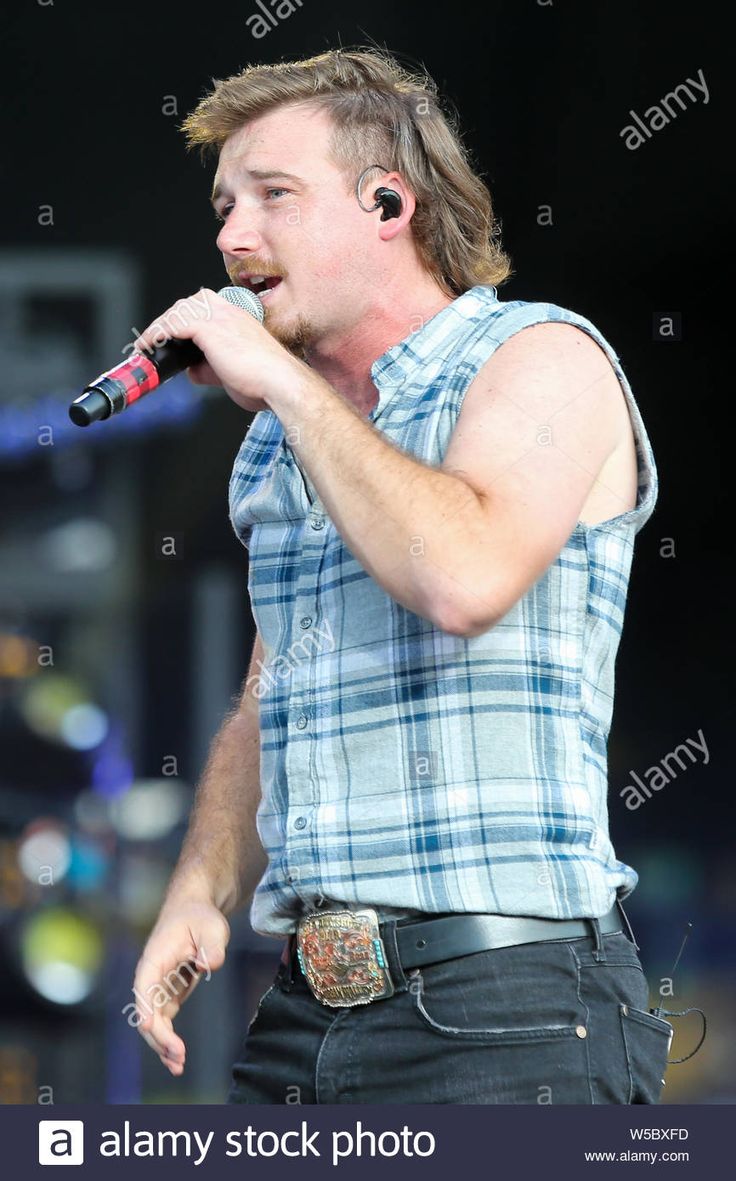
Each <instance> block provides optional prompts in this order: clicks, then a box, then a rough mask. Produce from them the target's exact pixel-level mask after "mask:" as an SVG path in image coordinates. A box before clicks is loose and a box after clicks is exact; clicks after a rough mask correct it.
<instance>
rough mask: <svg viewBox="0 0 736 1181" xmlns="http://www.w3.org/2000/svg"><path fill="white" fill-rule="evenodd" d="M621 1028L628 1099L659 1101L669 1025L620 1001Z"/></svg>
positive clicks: (668, 1049)
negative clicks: (626, 1071)
mask: <svg viewBox="0 0 736 1181" xmlns="http://www.w3.org/2000/svg"><path fill="white" fill-rule="evenodd" d="M619 1013H620V1016H621V1029H622V1032H623V1037H624V1046H625V1048H626V1059H627V1062H628V1068H629V1082H630V1087H629V1100H628V1101H629V1103H659V1097H660V1095H661V1093H662V1087H663V1086H664V1076H665V1071H666V1070H667V1059H668V1057H669V1052H670V1046H671V1044H672V1035H673V1033H674V1029H673V1027H672V1026H671V1025H670V1023H669V1021H665V1020H663V1018H661V1017H655V1016H654V1015H653V1014H652V1013H647V1012H645V1010H644V1009H635V1008H634V1007H633V1006H632V1005H621V1006H620V1009H619Z"/></svg>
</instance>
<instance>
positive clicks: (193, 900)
mask: <svg viewBox="0 0 736 1181" xmlns="http://www.w3.org/2000/svg"><path fill="white" fill-rule="evenodd" d="M263 655H264V652H263V644H262V642H261V638H260V636H259V635H258V633H257V632H256V639H255V643H254V645H253V653H252V656H251V662H250V669H249V674H248V677H247V678H246V681H245V685H244V687H243V692H242V694H241V698H240V702H239V704H238V706H237V708H236V709H235V710H234V711H233V712H232V713H231V714H229V715H228V717H227V718H226V719H225V721H224V722H223V724H222V726H221V727H220V730H219V732H218V733H217V735H216V737H215V739H214V740H213V743H212V746H211V748H210V754H209V758H208V760H207V765H206V766H205V769H204V772H203V774H202V778H201V780H200V783H199V786H198V788H197V794H196V797H195V801H194V807H193V809H192V815H191V819H190V822H189V828H188V831H187V834H186V837H185V838H184V842H183V845H182V850H181V853H180V855H179V860H178V862H177V865H176V868H175V870H174V872H173V874H172V876H171V881H170V882H169V886H168V889H167V891H166V897H165V899H164V902H163V905H162V907H161V911H160V913H159V916H158V919H157V921H156V925H155V927H154V928H153V931H152V932H151V934H150V936H149V938H148V941H147V943H146V946H145V948H144V950H143V954H142V955H141V958H140V960H139V961H138V966H137V969H136V974H135V981H134V985H133V988H134V996H135V1005H136V1017H137V1018H138V1020H137V1022H136V1024H137V1028H138V1031H139V1033H140V1034H141V1035H142V1036H143V1038H144V1039H145V1041H146V1042H147V1043H148V1045H149V1046H150V1047H151V1049H152V1050H154V1051H155V1052H156V1053H157V1054H158V1055H159V1057H160V1059H161V1061H162V1062H163V1063H164V1065H165V1066H166V1067H168V1069H169V1070H170V1071H171V1073H172V1074H173V1075H180V1074H181V1073H182V1072H183V1070H184V1061H185V1057H186V1047H185V1045H184V1042H183V1041H182V1039H181V1038H180V1037H179V1036H178V1035H177V1034H176V1033H175V1032H174V1027H173V1020H174V1018H175V1017H176V1015H177V1013H178V1012H179V1009H180V1008H181V1006H182V1005H183V1003H184V1001H185V1000H187V999H188V998H189V997H190V996H191V994H192V992H193V991H194V989H195V988H196V986H197V984H198V983H199V981H200V980H201V979H202V976H203V975H204V976H205V979H206V980H209V979H210V975H211V972H212V971H215V970H216V969H217V968H221V967H222V965H223V963H224V962H225V951H226V948H227V944H228V942H229V939H230V924H229V923H228V921H227V918H226V917H225V916H226V915H228V914H230V913H231V912H232V911H234V910H235V909H236V908H237V907H238V906H240V905H241V904H242V903H244V902H246V901H247V900H248V899H249V898H250V897H251V895H252V894H253V891H254V890H255V888H256V886H257V884H258V882H259V880H260V878H261V876H262V874H263V872H264V870H265V868H266V865H267V862H268V859H267V857H266V854H265V852H264V850H263V846H262V845H261V842H260V839H259V837H258V832H257V829H256V820H255V818H256V810H257V808H258V803H259V801H260V798H261V785H260V734H259V725H258V699H257V698H256V697H254V696H253V694H252V693H251V692H249V690H248V688H247V686H248V685H249V684H250V676H251V675H253V674H255V673H257V671H258V670H259V669H260V665H259V664H258V661H261V660H263ZM129 1021H130V1018H129Z"/></svg>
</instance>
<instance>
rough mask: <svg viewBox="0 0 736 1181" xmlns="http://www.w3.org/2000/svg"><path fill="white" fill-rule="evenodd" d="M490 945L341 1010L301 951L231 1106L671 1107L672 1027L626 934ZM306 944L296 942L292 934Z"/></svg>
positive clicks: (259, 1028) (244, 1057) (269, 997)
mask: <svg viewBox="0 0 736 1181" xmlns="http://www.w3.org/2000/svg"><path fill="white" fill-rule="evenodd" d="M589 924H590V927H591V934H590V935H589V936H585V937H583V938H578V939H567V940H558V941H554V942H552V941H545V942H541V943H526V944H519V945H517V946H516V947H504V948H497V949H495V950H493V951H483V952H478V953H476V954H474V955H468V956H463V957H461V958H459V959H455V960H450V961H447V962H445V963H440V964H432V965H430V966H428V967H423V968H418V969H413V970H411V971H409V972H407V973H406V974H405V973H404V972H403V971H402V969H401V967H400V966H399V965H398V963H397V962H396V957H395V954H394V953H393V952H392V951H390V950H389V949H388V948H387V951H388V952H389V963H390V965H391V968H392V975H393V977H394V980H395V981H396V982H397V985H398V988H397V991H396V993H395V994H394V995H393V996H392V997H389V998H387V999H386V1000H380V1001H374V1002H373V1003H372V1004H368V1005H356V1006H354V1007H352V1008H348V1009H331V1008H328V1007H326V1006H325V1005H323V1004H321V1002H320V1001H318V1000H316V999H315V998H314V997H313V996H312V994H311V993H310V991H309V989H308V987H307V984H306V981H305V979H304V977H303V975H302V973H301V970H300V968H299V965H298V962H297V960H296V958H295V957H294V956H293V955H292V957H291V959H290V960H289V962H288V963H284V964H282V965H281V966H280V967H279V970H278V972H277V974H276V979H275V980H274V982H273V984H272V985H271V987H270V988H269V989H268V990H267V991H266V993H265V994H264V995H263V996H262V997H261V999H260V1001H259V1003H258V1008H257V1010H256V1013H255V1015H254V1017H253V1019H252V1020H251V1023H250V1025H249V1027H248V1032H247V1034H246V1036H245V1039H244V1041H243V1043H242V1047H241V1050H240V1053H239V1057H238V1061H237V1062H236V1063H235V1065H234V1067H233V1076H232V1085H231V1088H230V1092H229V1095H228V1100H227V1101H228V1103H267V1104H276V1103H539V1104H549V1103H566V1104H572V1103H581V1104H591V1103H657V1102H658V1101H659V1097H660V1093H661V1090H662V1086H663V1081H664V1073H665V1070H666V1062H667V1057H668V1050H669V1043H670V1036H671V1031H672V1027H671V1025H670V1024H669V1022H667V1021H664V1020H662V1019H660V1018H658V1017H653V1016H652V1015H651V1014H650V1013H649V1012H648V1011H647V1007H648V1003H649V997H648V992H649V990H648V987H647V982H646V979H645V976H644V971H643V969H642V966H641V963H640V961H639V956H638V954H637V949H636V946H635V944H634V943H632V941H631V940H630V938H629V937H628V935H627V934H625V933H624V932H616V933H615V934H612V935H601V932H600V928H599V926H598V923H597V920H595V919H591V920H589ZM292 942H293V941H292Z"/></svg>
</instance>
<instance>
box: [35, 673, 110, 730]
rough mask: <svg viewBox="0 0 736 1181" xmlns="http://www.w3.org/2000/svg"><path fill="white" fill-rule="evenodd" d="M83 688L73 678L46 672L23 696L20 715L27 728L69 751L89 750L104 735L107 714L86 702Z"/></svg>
mask: <svg viewBox="0 0 736 1181" xmlns="http://www.w3.org/2000/svg"><path fill="white" fill-rule="evenodd" d="M88 696H89V695H88V693H87V691H86V689H85V688H84V686H83V685H82V684H81V683H80V682H79V681H78V680H76V679H75V678H74V677H70V676H64V675H62V674H61V673H56V672H53V671H51V670H49V669H46V671H45V672H44V674H43V676H42V677H37V678H35V679H34V680H33V681H32V682H30V683H29V684H28V686H27V687H26V688H25V689H24V692H23V693H22V696H21V700H20V703H19V709H20V713H21V715H22V717H23V720H24V721H25V723H26V725H27V726H29V727H30V729H31V730H32V731H33V732H34V734H37V735H39V737H41V738H45V739H46V740H47V741H51V742H57V743H59V744H61V745H63V746H67V747H71V748H72V750H92V749H94V748H95V747H97V746H99V745H100V743H101V742H102V741H103V739H104V738H105V736H106V735H107V732H108V729H109V722H108V718H107V714H105V712H104V710H102V709H100V707H99V706H97V705H94V704H93V703H92V702H91V701H89V700H88Z"/></svg>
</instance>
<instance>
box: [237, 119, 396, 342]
mask: <svg viewBox="0 0 736 1181" xmlns="http://www.w3.org/2000/svg"><path fill="white" fill-rule="evenodd" d="M330 133H331V122H330V119H329V116H328V115H327V114H326V113H325V112H323V111H317V110H315V109H310V108H308V107H303V106H289V107H280V108H278V109H277V110H274V111H271V112H269V113H268V114H266V115H262V116H261V117H260V118H258V119H254V120H253V121H252V122H250V123H247V124H245V125H244V126H243V127H242V128H241V129H240V130H238V131H236V132H234V133H233V134H232V135H231V136H230V137H229V138H228V139H227V140H226V142H225V143H224V145H223V147H222V150H221V152H220V159H219V164H218V168H217V175H216V177H215V185H214V190H213V204H214V207H215V211H216V213H217V214H219V215H220V216H221V217H223V218H224V225H223V226H222V229H221V230H220V233H219V235H218V238H217V245H218V248H219V249H220V250H221V251H222V255H223V260H224V262H225V268H226V270H227V272H228V274H229V276H230V278H231V280H232V281H233V282H236V283H246V276H257V275H265V276H269V277H277V278H278V279H279V280H280V281H276V278H273V279H272V283H275V285H274V286H271V289H270V290H268V291H266V290H265V289H263V288H261V289H259V288H258V286H257V285H254V290H256V291H258V293H259V295H261V294H262V298H263V305H264V309H265V321H264V322H265V325H266V327H267V328H268V330H269V331H270V332H271V333H272V334H273V336H275V337H276V339H277V340H280V341H281V342H282V344H284V345H285V346H286V347H287V348H290V349H292V350H293V351H294V352H297V353H301V352H302V350H303V349H305V348H309V347H311V346H314V345H316V344H318V343H319V342H320V341H321V340H325V339H326V338H327V337H329V336H334V337H335V339H339V336H340V335H341V334H344V333H345V332H349V331H350V330H351V329H352V328H353V327H354V326H355V324H356V323H357V322H358V321H359V320H360V318H361V317H362V315H363V314H364V311H365V310H366V309H367V308H368V307H369V303H370V276H371V275H373V274H374V273H375V269H374V268H375V266H376V263H377V257H376V253H375V252H376V248H377V246H378V245H379V242H378V238H377V235H376V232H375V227H374V226H373V225H372V219H371V218H369V217H368V216H366V214H365V213H364V212H363V211H362V210H361V209H360V206H359V205H358V202H357V200H356V198H355V195H354V193H352V192H350V191H349V190H348V187H347V181H346V178H345V176H344V174H343V173H341V172H340V170H339V169H338V167H337V165H336V164H335V163H334V162H333V161H332V159H331V158H330V155H329V148H328V145H329V138H330ZM373 162H374V161H370V160H369V161H367V163H368V164H370V163H373ZM379 175H380V174H378V173H377V174H376V176H379ZM370 191H371V190H370V185H368V186H366V187H365V189H364V193H365V194H366V195H364V197H363V200H364V202H365V203H366V204H367V203H368V201H369V196H370ZM246 285H250V284H249V283H248V284H246Z"/></svg>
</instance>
